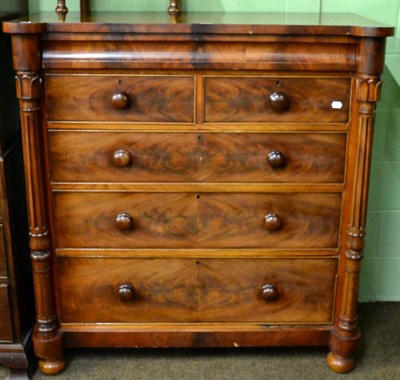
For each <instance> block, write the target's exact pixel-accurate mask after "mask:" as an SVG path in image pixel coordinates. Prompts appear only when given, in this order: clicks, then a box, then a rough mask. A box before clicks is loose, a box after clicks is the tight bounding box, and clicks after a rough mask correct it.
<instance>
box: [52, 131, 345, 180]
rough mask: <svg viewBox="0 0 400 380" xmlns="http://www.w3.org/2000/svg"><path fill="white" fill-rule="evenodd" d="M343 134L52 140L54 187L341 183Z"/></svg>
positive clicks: (72, 135)
mask: <svg viewBox="0 0 400 380" xmlns="http://www.w3.org/2000/svg"><path fill="white" fill-rule="evenodd" d="M346 144H347V134H346V133H201V132H199V133H190V132H188V133H178V132H176V133H168V132H166V133H160V132H156V133H150V132H148V133H140V132H136V133H133V132H78V131H51V132H50V133H49V149H50V165H51V178H52V180H53V181H55V182H96V181H97V182H241V183H242V182H275V183H277V182H279V183H294V182H301V183H324V182H325V183H340V182H343V176H344V167H345V155H346Z"/></svg>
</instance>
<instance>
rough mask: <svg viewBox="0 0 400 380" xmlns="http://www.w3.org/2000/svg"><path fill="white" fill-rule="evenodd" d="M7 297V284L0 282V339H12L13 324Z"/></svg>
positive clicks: (5, 340) (10, 340)
mask: <svg viewBox="0 0 400 380" xmlns="http://www.w3.org/2000/svg"><path fill="white" fill-rule="evenodd" d="M9 307H10V306H9V299H8V285H7V284H2V283H0V341H3V343H4V342H7V341H8V342H12V341H13V338H14V336H13V328H12V327H13V326H12V323H11V314H10V308H9Z"/></svg>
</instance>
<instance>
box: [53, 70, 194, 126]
mask: <svg viewBox="0 0 400 380" xmlns="http://www.w3.org/2000/svg"><path fill="white" fill-rule="evenodd" d="M194 83H195V80H194V76H157V75H155V76H145V75H144V76H121V75H115V76H113V75H107V76H106V75H77V74H74V75H46V78H45V90H46V102H47V108H46V109H47V119H48V120H49V121H76V120H85V121H115V122H137V123H168V122H173V123H193V122H194V93H195V91H194Z"/></svg>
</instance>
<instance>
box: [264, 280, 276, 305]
mask: <svg viewBox="0 0 400 380" xmlns="http://www.w3.org/2000/svg"><path fill="white" fill-rule="evenodd" d="M261 294H262V298H264V300H265V301H267V302H270V301H274V300H276V299H277V298H278V296H279V293H278V289H277V288H276V287H275V286H274V285H272V284H265V285H264V286H263V287H262V289H261Z"/></svg>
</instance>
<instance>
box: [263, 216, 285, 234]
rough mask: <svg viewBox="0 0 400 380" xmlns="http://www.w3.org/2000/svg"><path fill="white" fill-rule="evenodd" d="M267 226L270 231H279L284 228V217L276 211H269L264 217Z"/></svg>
mask: <svg viewBox="0 0 400 380" xmlns="http://www.w3.org/2000/svg"><path fill="white" fill-rule="evenodd" d="M264 223H265V228H266V229H267V230H268V231H270V232H273V231H278V230H280V229H281V228H282V225H283V223H282V219H281V218H280V216H279V215H277V214H274V213H269V214H267V215H265V217H264Z"/></svg>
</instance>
